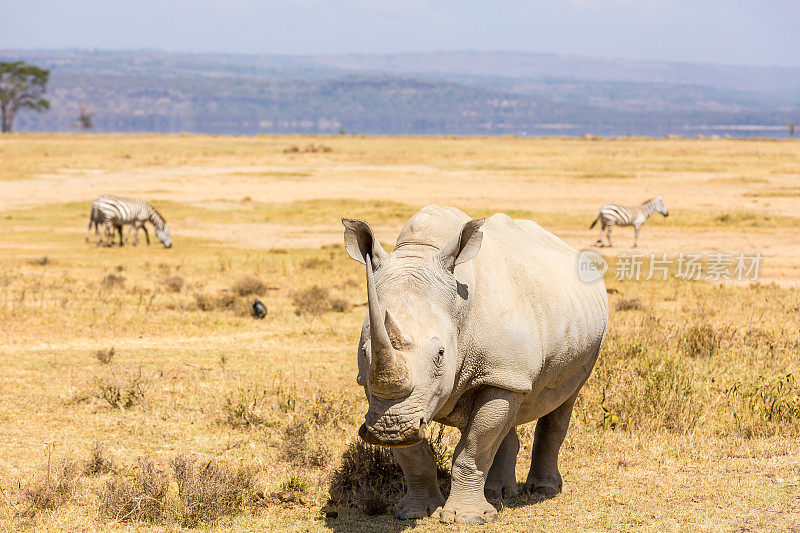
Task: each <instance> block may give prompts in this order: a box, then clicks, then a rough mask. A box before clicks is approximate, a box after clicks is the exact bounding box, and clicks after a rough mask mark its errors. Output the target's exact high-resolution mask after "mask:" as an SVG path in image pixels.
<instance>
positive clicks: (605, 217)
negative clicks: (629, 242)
mask: <svg viewBox="0 0 800 533" xmlns="http://www.w3.org/2000/svg"><path fill="white" fill-rule="evenodd" d="M656 211H658V212H659V213H661V214H662V215H664V216H665V217H666V216H669V211H667V207H666V206H665V205H664V202H663V200H662V199H661V196H656V197H655V198H651V199H650V200H647V201H646V202H644V203H643V204H641V205H634V206H623V205H617V204H606V205H604V206H603V207H601V208H600V213H599V214H598V215H597V218H595V219H594V222H592V225H591V226H589V229H592V228H593V227H594V226H595V225H596V224H597V221H598V220H599V221H600V225H601V226H600V228H601V229H600V238H599V239H597V244H599V245H600V246H603V232H605V234H606V240H607V241H608V246H609V248H610V247H611V246H612V245H611V230H612V229H614V226H633V229H634V230H635V235H634V238H633V247H634V248H636V247H637V246H638V245H639V230H640V229H641V227H642V225H643V224H644V223H645V222H646V221H647V219H648V218H650V216H651V215H652V214H653V213H655V212H656Z"/></svg>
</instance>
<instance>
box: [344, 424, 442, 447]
mask: <svg viewBox="0 0 800 533" xmlns="http://www.w3.org/2000/svg"><path fill="white" fill-rule="evenodd" d="M358 436H359V437H361V440H363V441H364V442H366V443H367V444H373V445H376V446H393V447H403V446H413V445H414V444H418V443H420V442H422V441H423V440H424V439H425V438H426V437H427V436H428V426H427V425H426V424H425V421H424V420H422V421H421V423H420V425H419V427H417V428H416V429H411V430H408V431H403V432H383V431H381V432H378V431H376V430H375V428H372V427H369V426H367V424H361V427H360V428H358Z"/></svg>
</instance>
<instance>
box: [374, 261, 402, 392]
mask: <svg viewBox="0 0 800 533" xmlns="http://www.w3.org/2000/svg"><path fill="white" fill-rule="evenodd" d="M366 263H367V301H368V304H369V337H370V346H371V348H372V362H371V364H370V367H369V389H370V391H371V392H372V394H374V395H375V396H377V397H378V398H382V399H385V400H391V399H397V398H403V397H405V396H408V395H409V394H410V393H411V388H412V387H411V376H410V373H409V369H408V363H407V362H406V360H405V358H404V357H403V356H402V354H399V353H397V352H396V351H395V350H394V348H393V347H392V342H391V339H390V338H389V334H388V332H387V331H386V327H385V325H384V316H383V313H382V312H381V306H380V302H378V292H377V290H376V289H375V275H374V274H373V273H372V258H371V256H370V254H367V256H366Z"/></svg>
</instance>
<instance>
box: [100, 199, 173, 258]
mask: <svg viewBox="0 0 800 533" xmlns="http://www.w3.org/2000/svg"><path fill="white" fill-rule="evenodd" d="M148 221H149V222H150V223H151V224H152V225H153V229H154V231H155V234H156V237H158V240H159V241H161V244H163V245H164V248H171V247H172V237H170V235H169V228H168V227H167V221H166V220H164V217H162V216H161V213H159V212H158V211H156V209H155V208H154V207H153V206H151V205H150V204H148V203H147V202H145V201H144V200H138V199H136V198H120V197H118V196H98V197H97V198H95V199H94V201H93V202H92V212H91V215H90V216H89V227H88V228H87V230H86V242H89V233H90V232H91V230H92V226H94V229H95V236H96V237H97V244H98V245H99V244H100V243H101V240H100V225H101V224H102V225H103V227H104V228H105V239H107V240H108V245H109V246H111V245H112V244H114V235H113V232H114V230H116V231H117V232H119V245H120V246H122V245H123V238H122V226H124V225H126V224H128V225H129V228H128V237H130V234H131V230H133V232H134V233H133V245H134V246H136V244H137V243H138V242H139V229H142V230H144V236H145V238H146V239H147V245H148V246H149V245H150V235H149V234H148V233H147V227H146V226H145V225H144V224H145V222H148Z"/></svg>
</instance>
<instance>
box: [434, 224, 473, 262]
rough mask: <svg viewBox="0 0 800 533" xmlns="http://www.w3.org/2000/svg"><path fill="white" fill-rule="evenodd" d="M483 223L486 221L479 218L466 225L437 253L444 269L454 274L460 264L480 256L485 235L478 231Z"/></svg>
mask: <svg viewBox="0 0 800 533" xmlns="http://www.w3.org/2000/svg"><path fill="white" fill-rule="evenodd" d="M483 221H484V219H482V218H477V219H473V220H470V221H469V222H467V223H466V224H464V226H463V227H462V228H461V231H460V232H459V233H458V235H456V236H454V237H453V238H452V239H450V242H448V243H447V244H445V245H444V247H443V248H442V249H441V250H439V252H437V257H438V258H439V260H440V261H441V262H442V266H443V267H444V268H446V269H447V270H449V271H450V272H452V271H453V270H454V269H455V268H456V265H458V264H459V263H463V262H464V261H469V260H470V259H472V258H473V257H475V256H476V255H478V252H479V251H480V249H481V241H482V240H483V233H481V232H480V231H478V230H479V229H480V227H481V226H482V225H483Z"/></svg>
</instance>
